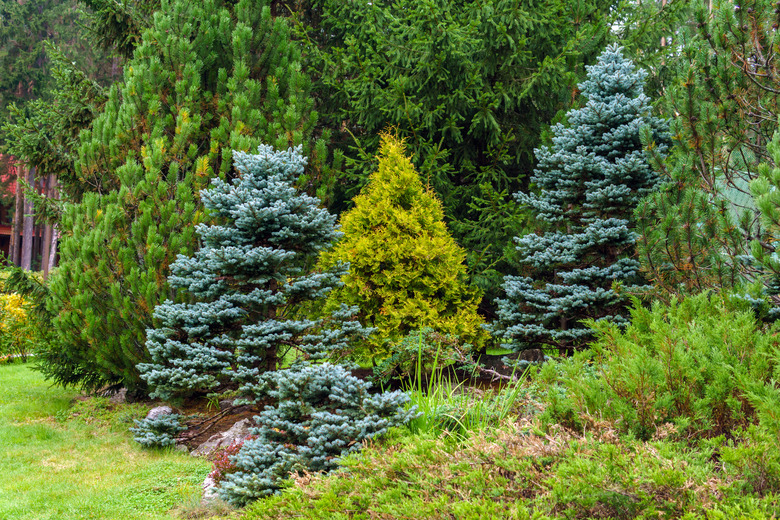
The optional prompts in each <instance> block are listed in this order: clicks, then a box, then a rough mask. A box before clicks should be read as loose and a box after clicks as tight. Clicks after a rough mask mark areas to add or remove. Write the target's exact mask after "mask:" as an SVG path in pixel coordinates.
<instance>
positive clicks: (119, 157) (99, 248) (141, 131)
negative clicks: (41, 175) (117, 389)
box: [50, 0, 314, 390]
mask: <svg viewBox="0 0 780 520" xmlns="http://www.w3.org/2000/svg"><path fill="white" fill-rule="evenodd" d="M182 20H187V21H188V23H181V21H182ZM299 57H300V51H299V49H298V48H297V46H296V45H295V44H293V43H291V41H290V30H289V28H288V24H287V23H286V22H285V21H284V20H283V19H277V18H274V17H273V16H272V14H271V9H270V6H269V5H268V4H265V3H260V4H258V3H257V2H251V1H248V0H244V1H239V2H237V3H235V4H233V3H230V2H222V1H220V0H208V1H206V2H200V3H192V2H185V1H183V0H182V1H178V0H173V1H170V2H164V3H163V6H162V9H161V10H160V11H159V12H157V13H155V16H154V17H153V22H152V25H151V26H150V28H149V29H148V30H146V31H145V32H144V33H143V39H142V42H141V43H140V44H139V45H138V47H137V48H136V50H135V53H134V56H133V58H132V59H131V60H130V61H128V62H127V64H126V66H125V76H124V82H123V83H122V84H121V85H116V86H114V87H112V88H111V90H110V91H109V93H108V100H107V101H106V103H105V106H104V108H103V110H102V112H101V113H100V115H99V116H98V117H97V118H96V119H95V120H94V122H93V124H92V126H91V128H90V129H89V131H87V132H84V133H82V134H81V136H80V146H79V149H78V155H77V158H76V161H75V175H76V177H77V179H78V182H79V186H80V188H81V190H82V192H83V196H82V198H81V199H80V201H76V200H74V201H72V202H71V203H69V204H66V205H65V208H64V212H63V216H62V221H61V232H62V241H61V250H60V258H61V268H60V270H59V271H58V272H57V274H56V276H54V277H53V279H52V282H51V290H52V298H51V299H50V310H51V312H52V313H53V314H54V315H55V316H56V317H55V319H54V327H55V330H56V332H57V334H58V336H59V338H60V343H61V344H62V345H63V348H67V350H68V354H67V356H68V357H70V358H72V359H74V360H75V362H76V363H77V364H79V363H80V364H81V365H82V366H84V367H89V368H88V370H89V371H93V372H95V374H94V376H95V378H96V379H100V380H103V381H106V382H116V381H124V383H125V384H127V385H128V386H129V387H130V388H131V389H135V388H138V389H141V390H142V389H143V388H142V387H143V384H144V383H143V381H142V380H141V379H140V378H139V374H138V371H137V369H136V365H137V364H138V363H142V362H145V361H148V360H149V354H148V352H147V350H146V347H145V341H146V338H145V331H146V329H147V328H149V327H151V326H153V321H152V316H151V314H152V310H153V309H154V307H155V306H157V305H159V304H161V303H162V302H163V301H165V300H166V299H172V298H175V297H176V295H175V292H174V291H173V290H172V289H171V288H170V287H169V286H168V284H167V276H168V272H169V265H170V264H171V263H172V262H173V261H174V259H175V258H176V256H177V255H178V254H180V253H181V254H187V253H189V252H191V251H192V250H193V248H194V246H195V239H196V238H195V234H194V226H195V224H197V223H198V222H200V221H201V220H203V218H204V217H203V212H202V211H200V210H199V209H198V208H199V205H200V201H199V200H198V197H197V194H198V192H199V190H200V189H201V188H203V187H205V185H206V184H207V182H208V180H209V179H210V178H212V177H215V176H218V177H226V176H229V175H230V174H231V171H232V162H231V156H232V150H233V149H237V150H249V149H253V148H255V147H256V146H257V144H258V143H259V142H260V141H261V140H264V141H266V142H270V143H273V144H275V145H276V146H279V147H284V148H286V147H287V146H290V145H297V144H301V143H306V144H307V145H308V144H309V143H310V140H309V136H310V130H311V127H312V125H313V121H314V116H313V115H312V114H311V112H310V108H311V103H312V102H311V100H310V99H309V97H308V88H309V81H308V79H307V77H306V75H305V74H303V73H302V72H301V66H300V61H299Z"/></svg>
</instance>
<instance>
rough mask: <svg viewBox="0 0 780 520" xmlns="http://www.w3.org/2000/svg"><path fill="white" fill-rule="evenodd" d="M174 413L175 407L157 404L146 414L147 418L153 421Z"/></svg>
mask: <svg viewBox="0 0 780 520" xmlns="http://www.w3.org/2000/svg"><path fill="white" fill-rule="evenodd" d="M172 413H173V409H172V408H171V407H170V406H157V407H155V408H152V409H151V410H149V413H148V414H146V419H147V420H148V421H152V420H154V419H159V418H160V417H163V416H165V415H171V414H172Z"/></svg>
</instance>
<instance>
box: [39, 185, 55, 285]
mask: <svg viewBox="0 0 780 520" xmlns="http://www.w3.org/2000/svg"><path fill="white" fill-rule="evenodd" d="M53 191H54V175H49V176H48V177H47V178H46V180H45V184H44V187H43V193H44V194H46V197H47V198H51V197H52V195H53V193H52V192H53ZM53 231H54V229H53V227H52V224H51V223H50V222H47V223H46V225H45V226H43V240H42V241H41V242H42V247H41V271H43V279H44V280H46V279H47V278H48V277H49V257H50V256H51V242H52V233H53Z"/></svg>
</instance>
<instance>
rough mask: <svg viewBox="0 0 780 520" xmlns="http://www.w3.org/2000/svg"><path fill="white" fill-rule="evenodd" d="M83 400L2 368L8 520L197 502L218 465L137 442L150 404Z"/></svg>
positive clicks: (149, 510)
mask: <svg viewBox="0 0 780 520" xmlns="http://www.w3.org/2000/svg"><path fill="white" fill-rule="evenodd" d="M76 397H77V392H75V391H72V390H63V389H62V388H57V387H51V386H50V385H49V384H48V383H47V382H45V381H44V380H43V378H42V377H41V375H40V374H38V373H37V372H35V371H33V370H32V369H31V368H30V367H29V366H28V365H22V364H12V365H0V519H3V520H5V519H8V520H11V519H13V520H33V519H34V520H39V519H40V520H45V519H52V520H54V519H57V520H68V519H79V520H80V519H111V520H113V519H123V520H133V519H144V520H149V519H152V520H153V519H170V518H177V514H176V511H177V510H179V511H181V509H182V507H183V506H184V507H185V508H186V505H187V504H190V505H191V504H196V503H197V501H198V498H199V493H200V484H201V482H203V479H204V478H205V477H206V475H207V474H208V472H209V471H210V469H211V465H210V464H209V463H208V462H206V461H203V460H201V459H197V458H194V457H190V456H188V455H186V454H182V453H178V452H174V451H172V450H161V451H154V450H143V449H142V448H141V447H140V446H138V445H137V444H136V443H134V442H133V441H132V437H131V434H130V433H129V431H128V428H129V427H130V426H132V425H133V423H132V419H133V418H137V417H143V415H144V414H145V412H146V409H147V408H148V407H144V406H143V405H138V404H134V405H122V406H112V405H110V404H109V402H108V400H107V399H104V398H95V399H90V400H86V401H77V400H76Z"/></svg>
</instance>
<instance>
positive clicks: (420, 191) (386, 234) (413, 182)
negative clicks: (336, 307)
mask: <svg viewBox="0 0 780 520" xmlns="http://www.w3.org/2000/svg"><path fill="white" fill-rule="evenodd" d="M378 159H379V169H378V170H377V171H376V172H374V173H373V174H372V175H371V178H370V180H369V183H368V185H366V187H364V188H363V190H362V191H361V193H360V194H359V195H358V196H357V197H355V199H354V202H355V207H354V208H353V209H352V210H350V211H348V212H346V213H344V214H343V215H342V217H341V226H342V231H343V232H344V238H342V240H341V241H340V242H339V243H338V244H337V246H336V247H335V248H334V249H333V250H332V251H330V252H328V253H326V254H324V255H323V264H325V265H326V266H328V265H333V264H334V263H335V262H337V261H342V262H348V263H349V265H350V267H349V273H348V274H347V275H346V276H345V277H344V278H343V279H342V280H343V282H344V284H345V285H344V287H342V288H340V289H338V290H336V291H335V292H334V294H333V295H332V297H331V302H333V303H334V304H335V302H339V303H346V304H349V305H357V306H358V307H359V309H360V314H359V317H360V319H361V322H362V323H363V324H364V325H366V326H371V327H376V328H377V331H376V332H375V333H374V334H373V335H372V336H371V337H370V338H369V339H368V340H367V342H366V344H365V345H363V346H362V347H359V348H358V349H357V350H356V351H355V352H354V355H355V357H356V358H358V359H363V360H365V359H372V360H376V359H381V358H384V357H387V356H388V355H390V354H391V349H392V344H393V343H394V342H397V341H399V340H400V339H401V338H402V337H403V336H404V335H406V334H408V333H409V332H411V331H413V330H415V329H418V328H421V327H431V328H433V329H434V330H436V331H437V332H440V333H443V334H451V335H454V336H458V337H459V338H460V339H461V340H462V341H464V342H469V343H481V342H482V341H483V337H484V333H483V332H482V328H481V324H482V318H481V317H480V316H479V315H478V314H477V305H478V304H479V300H480V298H481V294H480V293H479V291H478V290H476V289H473V288H471V287H469V286H468V284H467V282H466V266H465V265H464V259H465V257H466V253H465V251H464V250H463V249H462V248H461V247H459V246H458V245H457V244H456V243H455V240H454V239H453V238H452V236H451V235H450V234H449V232H448V230H447V227H446V226H445V224H444V213H443V210H442V205H441V202H440V201H439V200H438V199H437V198H436V196H435V195H434V193H433V191H432V190H431V189H429V188H426V187H424V186H423V184H422V182H421V181H420V178H419V175H418V174H417V172H416V171H415V169H414V166H412V163H411V161H410V159H409V158H408V157H406V155H405V150H404V145H403V143H402V142H400V141H399V140H398V139H397V138H395V137H393V136H390V135H388V134H384V135H383V136H382V145H381V148H380V151H379V157H378Z"/></svg>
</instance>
